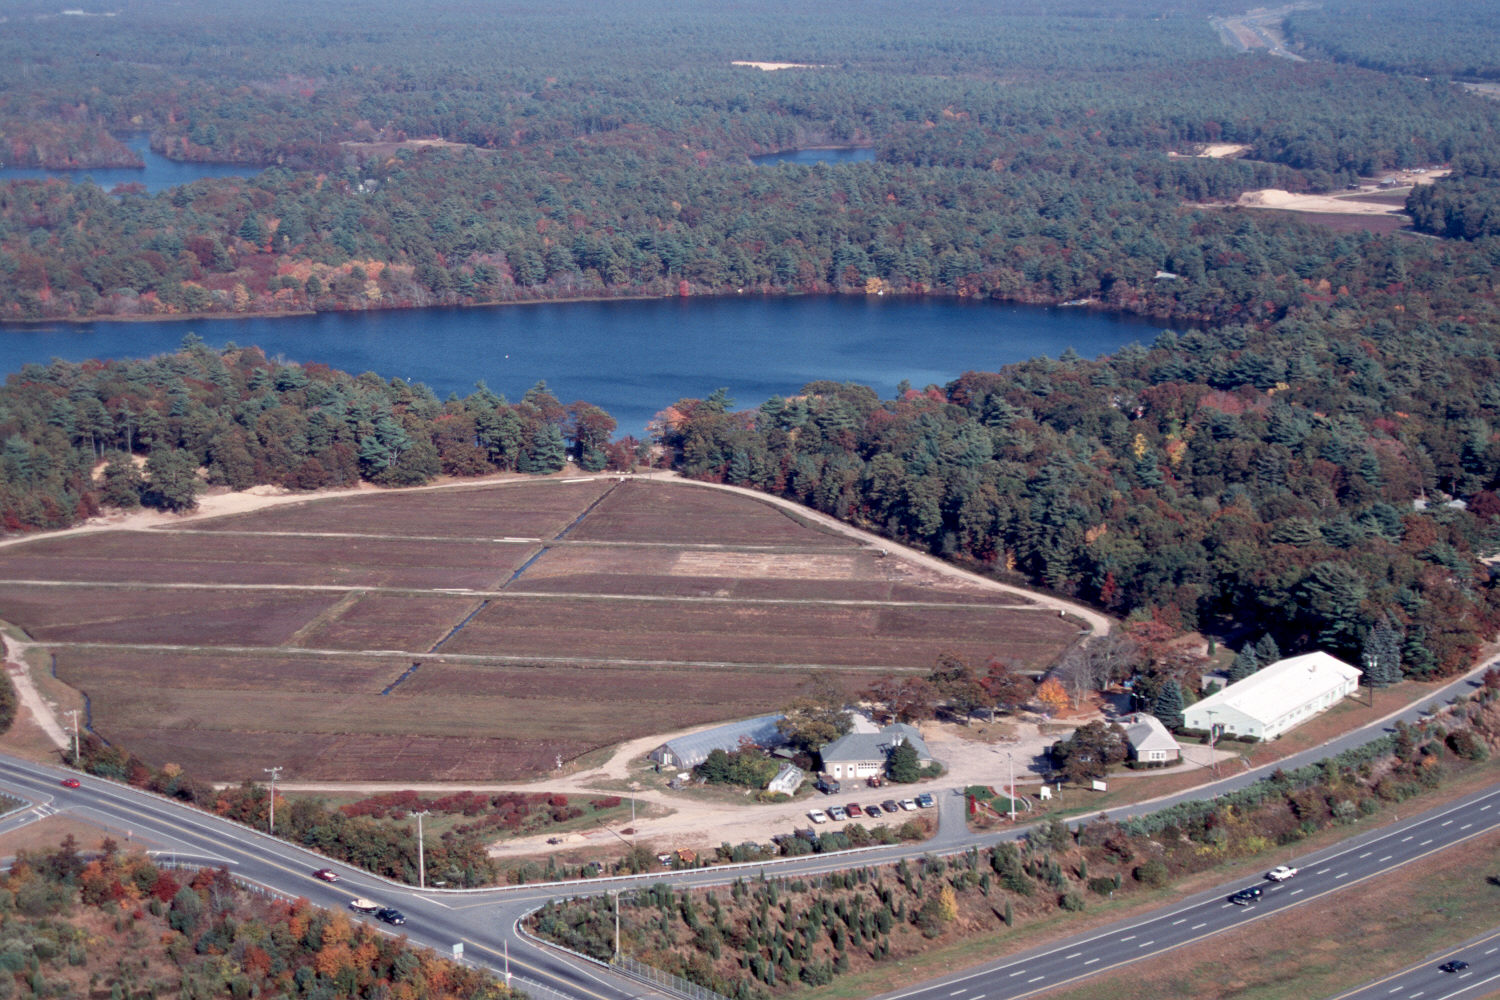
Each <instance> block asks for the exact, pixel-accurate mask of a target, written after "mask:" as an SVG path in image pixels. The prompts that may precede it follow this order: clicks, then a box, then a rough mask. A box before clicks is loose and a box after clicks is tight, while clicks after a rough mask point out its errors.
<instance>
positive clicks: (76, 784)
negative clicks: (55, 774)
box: [62, 778, 82, 788]
mask: <svg viewBox="0 0 1500 1000" xmlns="http://www.w3.org/2000/svg"><path fill="white" fill-rule="evenodd" d="M62 786H63V787H64V788H80V787H82V783H81V782H80V781H79V780H78V779H77V778H64V779H63V780H62Z"/></svg>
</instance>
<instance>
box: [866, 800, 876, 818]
mask: <svg viewBox="0 0 1500 1000" xmlns="http://www.w3.org/2000/svg"><path fill="white" fill-rule="evenodd" d="M865 815H866V816H879V815H880V807H879V806H877V805H876V804H875V803H873V802H871V803H870V804H869V805H867V806H865Z"/></svg>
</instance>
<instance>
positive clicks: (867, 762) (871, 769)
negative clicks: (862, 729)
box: [818, 722, 932, 781]
mask: <svg viewBox="0 0 1500 1000" xmlns="http://www.w3.org/2000/svg"><path fill="white" fill-rule="evenodd" d="M902 743H910V744H911V746H912V748H913V749H914V750H916V751H917V763H918V764H919V765H921V766H924V767H925V766H926V765H928V764H931V763H932V753H931V751H929V750H928V749H927V744H926V743H925V742H923V740H922V734H921V732H919V731H918V730H917V727H916V726H909V725H907V724H906V723H904V722H897V723H893V724H892V725H889V726H886V727H885V728H883V729H881V730H880V731H879V732H877V733H848V734H846V735H844V736H840V737H839V738H838V739H836V740H834V741H833V742H832V743H830V744H828V745H827V746H825V747H824V748H823V749H822V750H820V751H818V756H819V757H821V758H822V760H823V773H824V774H827V775H829V776H830V777H832V778H835V779H837V780H840V781H842V780H844V779H845V778H869V777H872V776H874V775H877V774H884V773H885V764H886V758H887V757H889V756H890V753H891V750H892V749H893V748H895V747H896V746H897V745H899V744H902Z"/></svg>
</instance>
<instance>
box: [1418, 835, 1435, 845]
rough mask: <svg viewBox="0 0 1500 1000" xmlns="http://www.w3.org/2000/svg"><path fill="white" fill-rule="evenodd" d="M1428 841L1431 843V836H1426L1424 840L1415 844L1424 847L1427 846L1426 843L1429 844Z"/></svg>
mask: <svg viewBox="0 0 1500 1000" xmlns="http://www.w3.org/2000/svg"><path fill="white" fill-rule="evenodd" d="M1430 843H1432V838H1431V837H1428V838H1427V839H1426V840H1424V841H1422V842H1421V843H1420V844H1418V845H1417V846H1418V847H1426V846H1427V845H1428V844H1430Z"/></svg>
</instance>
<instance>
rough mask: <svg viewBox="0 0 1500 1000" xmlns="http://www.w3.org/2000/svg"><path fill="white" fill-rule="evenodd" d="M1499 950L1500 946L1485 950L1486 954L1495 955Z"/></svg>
mask: <svg viewBox="0 0 1500 1000" xmlns="http://www.w3.org/2000/svg"><path fill="white" fill-rule="evenodd" d="M1497 951H1500V947H1496V948H1491V949H1490V950H1489V951H1487V952H1485V954H1486V955H1493V954H1494V953H1495V952H1497Z"/></svg>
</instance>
